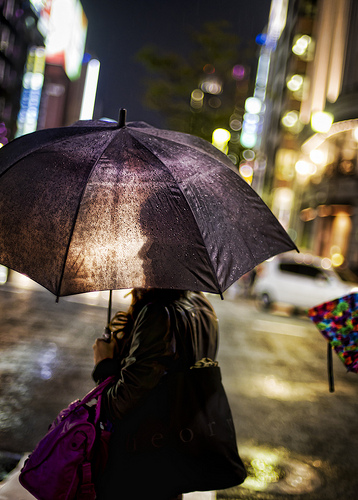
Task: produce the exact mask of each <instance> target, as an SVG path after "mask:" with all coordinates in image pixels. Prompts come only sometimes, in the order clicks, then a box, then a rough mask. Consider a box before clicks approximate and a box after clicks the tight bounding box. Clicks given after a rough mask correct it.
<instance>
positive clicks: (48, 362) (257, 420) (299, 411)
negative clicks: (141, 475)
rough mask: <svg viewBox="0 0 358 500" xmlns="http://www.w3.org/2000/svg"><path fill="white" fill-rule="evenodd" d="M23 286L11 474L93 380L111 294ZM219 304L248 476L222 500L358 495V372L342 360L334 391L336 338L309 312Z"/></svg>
mask: <svg viewBox="0 0 358 500" xmlns="http://www.w3.org/2000/svg"><path fill="white" fill-rule="evenodd" d="M18 285H19V284H18V283H15V282H13V283H7V284H5V285H2V286H0V319H1V322H0V480H1V474H3V475H5V473H6V472H8V470H7V469H10V468H11V467H12V465H13V464H15V463H16V461H17V459H18V457H20V455H21V454H23V453H24V452H27V451H31V449H32V448H33V447H34V446H35V445H36V443H37V442H38V440H39V439H40V438H41V437H42V436H43V435H44V433H45V432H46V429H47V427H48V425H49V423H50V422H51V421H52V420H53V418H55V416H56V415H57V413H58V412H59V411H60V410H61V409H62V408H64V407H66V406H67V405H68V403H69V402H70V401H72V400H74V399H77V398H79V397H80V398H81V397H82V396H84V395H85V393H86V392H87V391H88V390H90V389H91V388H92V387H93V381H92V380H91V377H90V374H91V371H92V368H93V360H92V344H93V341H94V340H95V338H96V337H97V336H100V335H101V333H102V331H103V327H104V325H105V322H106V317H107V311H106V304H107V297H108V293H106V292H104V293H103V294H91V295H86V296H77V297H69V298H61V299H60V301H59V303H56V302H55V298H54V296H53V295H51V294H50V293H49V292H46V291H43V289H42V288H41V287H38V288H37V287H36V289H35V290H33V289H29V290H26V289H22V288H19V286H18ZM210 300H211V302H212V303H213V305H214V308H215V310H216V311H217V314H218V316H219V321H220V331H221V337H220V339H221V340H220V347H219V357H218V358H219V362H220V365H221V368H222V373H223V381H224V385H225V387H226V390H227V393H228V397H229V400H230V403H231V407H232V411H233V415H234V420H235V425H236V431H237V437H238V444H239V449H240V454H241V455H242V458H243V459H244V461H245V463H246V464H247V467H248V471H249V478H248V479H247V480H246V481H245V483H244V485H243V486H240V487H238V488H233V489H230V490H225V491H220V492H218V493H217V498H218V499H224V498H230V499H241V498H244V499H262V500H272V499H277V498H281V499H293V500H294V499H296V498H297V499H301V498H307V499H310V500H340V499H342V500H343V499H344V500H346V499H349V500H356V499H357V500H358V474H357V472H358V454H357V442H358V441H357V438H358V430H357V410H358V400H357V394H358V376H357V375H355V374H347V373H346V372H345V369H344V367H343V365H342V363H341V362H340V361H339V360H338V358H336V357H335V358H334V372H335V382H336V392H335V393H333V394H331V393H329V391H328V384H327V372H326V344H325V342H324V341H323V340H322V338H321V336H320V334H319V333H318V332H317V331H316V329H315V327H314V326H313V325H312V324H311V322H310V321H308V320H307V318H305V317H297V318H291V317H289V316H287V315H285V314H284V313H283V314H282V313H281V312H278V313H277V314H271V315H269V314H266V313H262V312H260V311H258V310H257V309H256V307H255V305H254V304H253V303H252V302H251V301H246V300H240V301H238V300H231V299H227V300H224V301H221V300H220V299H219V298H218V297H216V296H210ZM127 306H128V299H124V298H123V293H121V294H118V295H117V296H115V298H114V309H119V308H123V309H126V308H127ZM12 461H13V462H12ZM1 464H2V466H3V470H1ZM6 468H7V469H6ZM14 500H16V499H14Z"/></svg>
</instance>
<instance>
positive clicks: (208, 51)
mask: <svg viewBox="0 0 358 500" xmlns="http://www.w3.org/2000/svg"><path fill="white" fill-rule="evenodd" d="M230 29H231V27H230V24H229V23H228V22H227V21H219V22H216V23H207V24H205V25H204V27H203V29H202V30H201V31H200V32H195V31H192V33H191V39H192V40H193V44H194V46H195V49H194V50H193V52H191V53H190V54H189V56H187V57H185V56H183V55H181V54H177V53H170V52H165V51H163V50H162V49H160V48H158V47H156V46H145V47H143V48H142V49H141V50H140V51H139V52H138V54H137V59H138V60H139V61H140V62H142V63H143V64H144V66H145V67H146V69H147V70H148V72H149V73H151V77H150V78H149V79H147V80H146V82H145V86H146V92H145V95H144V104H145V105H146V106H147V107H149V108H150V109H153V110H156V111H158V112H159V113H160V115H161V116H162V117H163V118H164V119H165V122H166V126H167V127H168V128H171V129H173V130H179V131H182V132H186V133H190V134H194V135H197V136H199V137H203V138H204V139H206V140H208V141H211V134H212V132H213V130H214V129H215V128H218V127H222V128H227V129H229V127H230V123H233V119H236V122H235V123H236V130H238V129H237V127H238V126H239V122H241V121H242V116H243V113H244V111H243V105H244V101H245V99H246V97H247V96H248V95H249V92H250V90H251V83H250V74H251V67H252V65H253V64H254V61H255V54H256V50H255V48H254V47H253V45H252V44H251V45H249V46H247V47H245V48H243V47H242V46H241V42H240V39H239V37H238V36H237V35H236V34H234V33H232V32H231V31H230ZM234 133H235V127H234ZM236 133H237V135H238V132H236ZM237 142H238V141H237Z"/></svg>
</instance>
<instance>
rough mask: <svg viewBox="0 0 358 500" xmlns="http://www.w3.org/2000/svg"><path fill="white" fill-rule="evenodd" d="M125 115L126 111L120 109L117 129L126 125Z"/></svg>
mask: <svg viewBox="0 0 358 500" xmlns="http://www.w3.org/2000/svg"><path fill="white" fill-rule="evenodd" d="M126 115H127V110H126V109H124V108H121V109H120V110H119V117H118V128H122V127H124V126H125V124H126Z"/></svg>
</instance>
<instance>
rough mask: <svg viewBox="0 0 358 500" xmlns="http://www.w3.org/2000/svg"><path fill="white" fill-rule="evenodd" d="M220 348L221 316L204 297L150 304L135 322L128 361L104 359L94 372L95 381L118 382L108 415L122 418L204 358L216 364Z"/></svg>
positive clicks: (110, 393)
mask: <svg viewBox="0 0 358 500" xmlns="http://www.w3.org/2000/svg"><path fill="white" fill-rule="evenodd" d="M217 345H218V321H217V317H216V315H215V312H214V310H213V308H212V306H211V304H210V303H209V301H208V300H207V299H206V297H205V296H204V295H203V294H202V293H199V292H189V293H188V294H187V296H186V297H183V298H181V299H178V300H175V301H174V302H171V303H169V304H166V305H163V304H161V303H150V304H147V305H146V306H144V307H143V309H142V310H141V311H140V313H139V315H138V317H137V319H136V321H135V323H134V326H133V330H132V332H131V336H130V342H129V345H128V347H127V352H126V355H125V356H124V358H123V359H121V360H118V359H105V360H103V361H101V362H100V363H98V365H97V366H96V367H95V370H94V372H93V378H94V380H95V381H96V382H99V381H101V380H104V379H105V378H106V377H108V376H109V375H116V376H117V377H118V382H117V383H116V384H115V385H114V386H113V387H111V388H110V389H109V390H107V392H106V393H105V394H104V397H103V399H102V401H103V402H102V409H103V411H104V412H105V413H106V414H107V417H108V418H109V419H110V420H112V421H115V420H117V419H122V418H123V417H124V416H126V415H127V414H128V413H129V412H130V411H131V410H132V409H133V408H135V407H136V406H137V405H138V403H139V402H140V400H141V398H143V396H145V395H146V394H147V393H148V391H150V390H151V389H153V388H154V387H155V386H156V385H157V384H158V382H159V381H160V379H161V377H162V376H163V375H164V374H165V373H166V372H168V371H170V370H172V369H177V368H182V367H184V366H185V365H189V366H191V365H193V364H195V362H196V361H199V360H200V359H202V358H211V359H213V360H214V359H215V356H216V351H217ZM183 350H185V352H183ZM183 360H185V361H183Z"/></svg>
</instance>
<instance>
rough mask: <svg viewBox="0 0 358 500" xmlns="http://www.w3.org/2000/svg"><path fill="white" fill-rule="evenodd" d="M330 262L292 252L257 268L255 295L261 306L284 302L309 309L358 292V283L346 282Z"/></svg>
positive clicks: (267, 307) (267, 306)
mask: <svg viewBox="0 0 358 500" xmlns="http://www.w3.org/2000/svg"><path fill="white" fill-rule="evenodd" d="M326 267H328V265H327V259H322V258H320V257H316V256H313V255H311V254H298V253H297V252H294V253H292V252H289V253H287V254H281V255H278V256H276V257H273V258H272V259H269V260H268V261H265V262H264V263H263V264H261V265H260V266H258V268H257V275H256V279H255V282H254V285H253V295H254V297H255V298H256V299H257V300H258V302H259V304H260V305H261V307H263V308H264V309H270V307H271V306H272V305H273V304H277V303H282V304H286V305H290V306H293V307H294V308H296V309H309V308H310V307H313V306H317V305H318V304H322V303H323V302H326V301H329V300H333V299H336V298H338V297H341V296H343V295H347V294H349V293H352V292H358V284H357V283H350V282H347V281H343V280H342V279H341V278H340V276H339V275H338V273H336V272H335V271H334V270H333V268H332V267H329V268H328V269H327V268H326Z"/></svg>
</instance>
